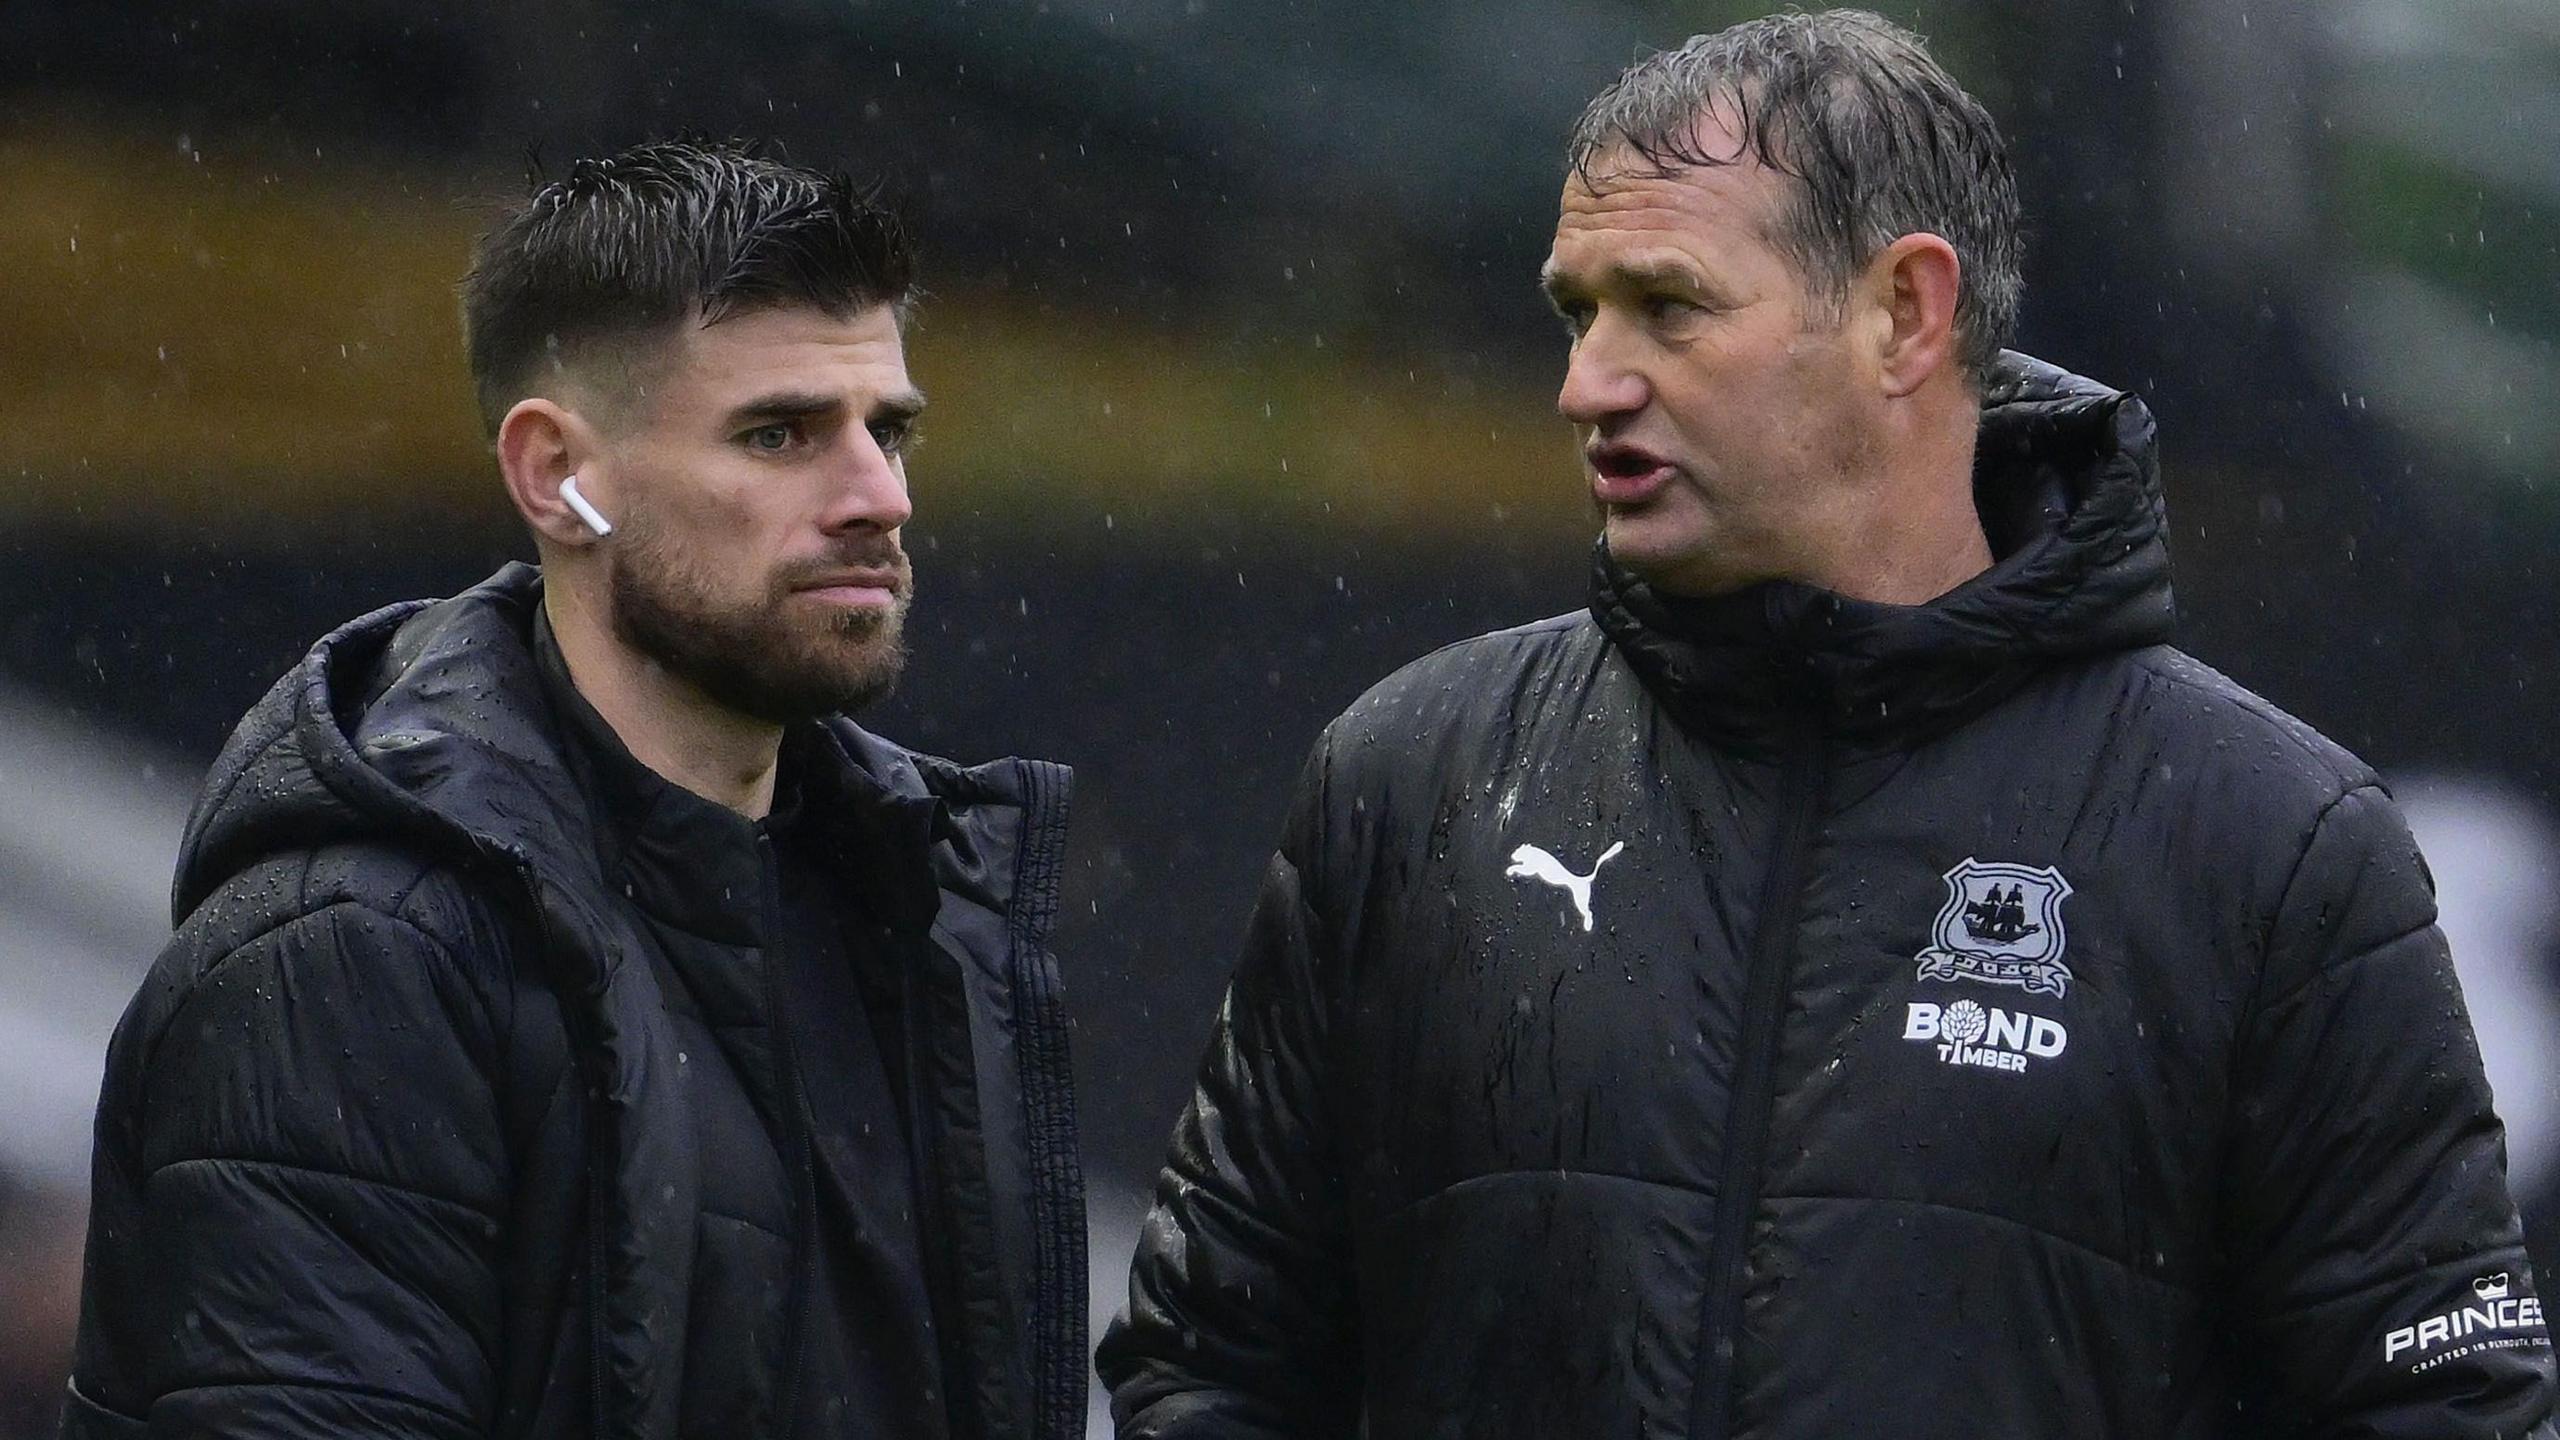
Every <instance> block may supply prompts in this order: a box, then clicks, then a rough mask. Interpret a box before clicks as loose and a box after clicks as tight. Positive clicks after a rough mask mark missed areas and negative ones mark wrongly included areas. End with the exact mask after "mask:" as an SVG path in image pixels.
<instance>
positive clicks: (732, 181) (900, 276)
mask: <svg viewBox="0 0 2560 1440" xmlns="http://www.w3.org/2000/svg"><path fill="white" fill-rule="evenodd" d="M917 294H918V292H917V290H916V288H915V259H914V255H913V253H912V251H911V249H910V244H909V240H908V229H907V225H906V222H905V219H904V217H902V216H901V215H900V214H899V213H898V211H897V210H896V209H895V208H894V207H892V206H890V205H888V204H887V203H885V202H884V201H883V200H882V198H881V195H880V192H879V190H878V189H877V188H864V187H861V186H857V185H855V184H854V183H853V182H852V181H851V180H849V179H848V178H846V177H845V176H844V175H842V174H823V173H820V172H818V171H815V170H807V169H803V168H801V167H799V166H795V165H789V164H785V163H783V162H781V161H778V160H774V159H770V158H767V157H766V156H764V155H763V154H761V153H759V152H758V151H757V150H756V149H755V148H754V147H753V146H751V145H749V144H746V143H744V142H741V141H717V142H714V141H704V140H697V139H683V140H668V141H659V142H655V143H651V144H646V145H635V146H633V147H632V148H630V149H628V150H625V151H622V152H621V153H620V154H617V155H612V156H608V157H606V158H604V159H601V160H580V161H578V162H577V163H575V164H573V165H571V166H570V167H569V173H568V174H567V175H566V176H564V177H563V178H561V179H559V180H556V181H554V182H552V183H551V184H548V185H545V186H543V187H542V188H541V189H539V190H537V191H535V192H534V194H533V197H532V198H531V199H529V200H527V201H526V202H525V204H524V205H523V207H522V208H520V209H518V210H515V211H513V212H512V213H510V214H509V215H507V217H506V218H505V219H503V220H501V221H500V222H499V223H498V225H497V227H496V228H495V229H492V230H491V231H490V232H489V233H488V234H486V235H484V236H482V237H481V239H480V243H479V245H478V246H477V247H476V248H475V249H474V251H473V253H472V260H471V273H470V274H469V275H467V276H466V277H464V279H463V282H462V328H463V336H464V342H465V345H466V346H467V348H468V350H469V354H470V359H471V383H472V389H473V392H474V397H475V398H476V399H477V400H478V402H479V406H480V423H481V425H482V427H483V428H484V429H486V430H487V431H488V433H489V434H490V435H491V436H492V437H493V438H494V437H495V436H496V435H497V433H498V422H500V421H501V420H503V419H505V418H506V414H507V411H508V410H509V409H510V408H512V407H513V406H514V405H515V403H516V402H517V401H519V400H522V399H523V398H524V397H525V396H527V395H530V394H535V393H537V392H539V391H540V390H541V389H542V387H543V386H544V384H545V383H547V380H548V378H549V377H550V376H552V375H554V374H556V373H558V372H560V371H562V370H565V369H568V368H570V367H576V369H577V370H578V371H579V374H580V378H583V379H586V380H588V381H589V382H590V383H591V384H600V385H603V386H605V387H606V388H607V390H608V397H607V398H609V399H611V400H613V401H616V402H618V403H627V402H629V401H630V400H632V399H633V398H634V397H633V395H632V394H631V393H630V392H632V391H634V390H636V389H637V388H638V387H639V385H640V383H641V382H640V381H639V379H638V378H637V377H639V376H640V375H641V374H643V373H644V372H645V369H646V366H647V364H648V362H649V361H650V360H651V359H653V358H654V357H655V356H657V355H658V353H659V352H660V351H661V350H662V349H663V347H664V346H665V345H666V344H667V342H668V341H670V340H672V339H673V338H674V337H675V335H676V333H677V327H678V326H679V325H681V324H683V323H685V322H687V321H693V322H695V323H699V324H704V325H710V324H716V323H718V322H719V321H720V320H722V319H723V318H725V317H728V316H731V315H735V314H740V313H743V312H747V311H751V310H757V309H764V308H768V307H772V306H780V305H809V306H814V307H816V308H817V309H819V310H822V311H824V312H826V313H827V314H828V315H831V316H835V317H838V318H842V317H845V316H849V315H852V314H855V313H856V312H859V311H862V310H867V309H869V308H871V307H872V306H875V305H889V306H891V307H893V308H894V309H895V310H896V312H897V315H898V319H899V323H900V324H901V325H903V324H904V323H905V321H906V318H907V313H908V311H909V309H910V308H911V307H912V306H913V304H914V302H915V300H916V297H917ZM607 371H610V372H611V374H610V375H609V376H608V375H607V374H605V373H603V372H607ZM611 392H620V393H611Z"/></svg>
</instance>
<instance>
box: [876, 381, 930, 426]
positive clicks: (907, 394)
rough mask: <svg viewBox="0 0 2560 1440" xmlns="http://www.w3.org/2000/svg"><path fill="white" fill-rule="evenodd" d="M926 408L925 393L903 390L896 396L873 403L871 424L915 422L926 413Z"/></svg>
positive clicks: (885, 396) (887, 396)
mask: <svg viewBox="0 0 2560 1440" xmlns="http://www.w3.org/2000/svg"><path fill="white" fill-rule="evenodd" d="M924 406H925V399H924V392H923V391H921V390H901V391H899V392H898V393H897V394H895V395H883V396H881V397H880V398H879V399H877V400H874V401H872V402H871V423H872V424H874V425H877V424H880V423H881V422H882V421H884V420H913V419H914V418H916V417H917V416H918V415H921V414H923V413H924Z"/></svg>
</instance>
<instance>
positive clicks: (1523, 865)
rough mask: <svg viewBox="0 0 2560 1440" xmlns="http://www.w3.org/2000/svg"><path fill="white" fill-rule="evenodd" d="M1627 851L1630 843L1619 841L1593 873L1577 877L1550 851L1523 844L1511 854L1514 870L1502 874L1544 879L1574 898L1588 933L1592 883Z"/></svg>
mask: <svg viewBox="0 0 2560 1440" xmlns="http://www.w3.org/2000/svg"><path fill="white" fill-rule="evenodd" d="M1626 848H1627V842H1626V841H1624V840H1621V841H1619V842H1617V843H1616V844H1614V845H1612V846H1610V847H1609V848H1608V849H1606V850H1604V851H1602V852H1600V858H1599V859H1597V860H1595V861H1593V862H1592V863H1591V873H1590V874H1588V875H1576V874H1574V873H1573V872H1572V871H1570V870H1567V869H1566V868H1564V862H1563V861H1561V860H1558V859H1557V858H1556V857H1554V856H1553V855H1550V854H1548V853H1547V852H1546V851H1544V850H1541V849H1539V848H1538V847H1537V846H1535V845H1523V846H1521V847H1520V848H1519V849H1517V850H1514V851H1512V852H1511V868H1510V869H1508V870H1505V871H1503V872H1502V873H1503V874H1504V875H1506V876H1508V877H1510V878H1511V879H1514V880H1543V881H1545V882H1546V883H1548V884H1550V885H1553V886H1555V887H1556V888H1558V889H1560V890H1562V891H1564V893H1566V894H1567V895H1570V896H1572V897H1573V908H1574V909H1576V910H1579V911H1581V912H1582V928H1583V931H1584V933H1586V934H1588V933H1589V932H1590V930H1591V882H1592V881H1594V880H1597V879H1599V878H1600V867H1601V866H1603V865H1606V864H1608V863H1609V862H1610V861H1611V860H1614V859H1616V858H1617V856H1618V852H1619V851H1621V850H1624V849H1626Z"/></svg>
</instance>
